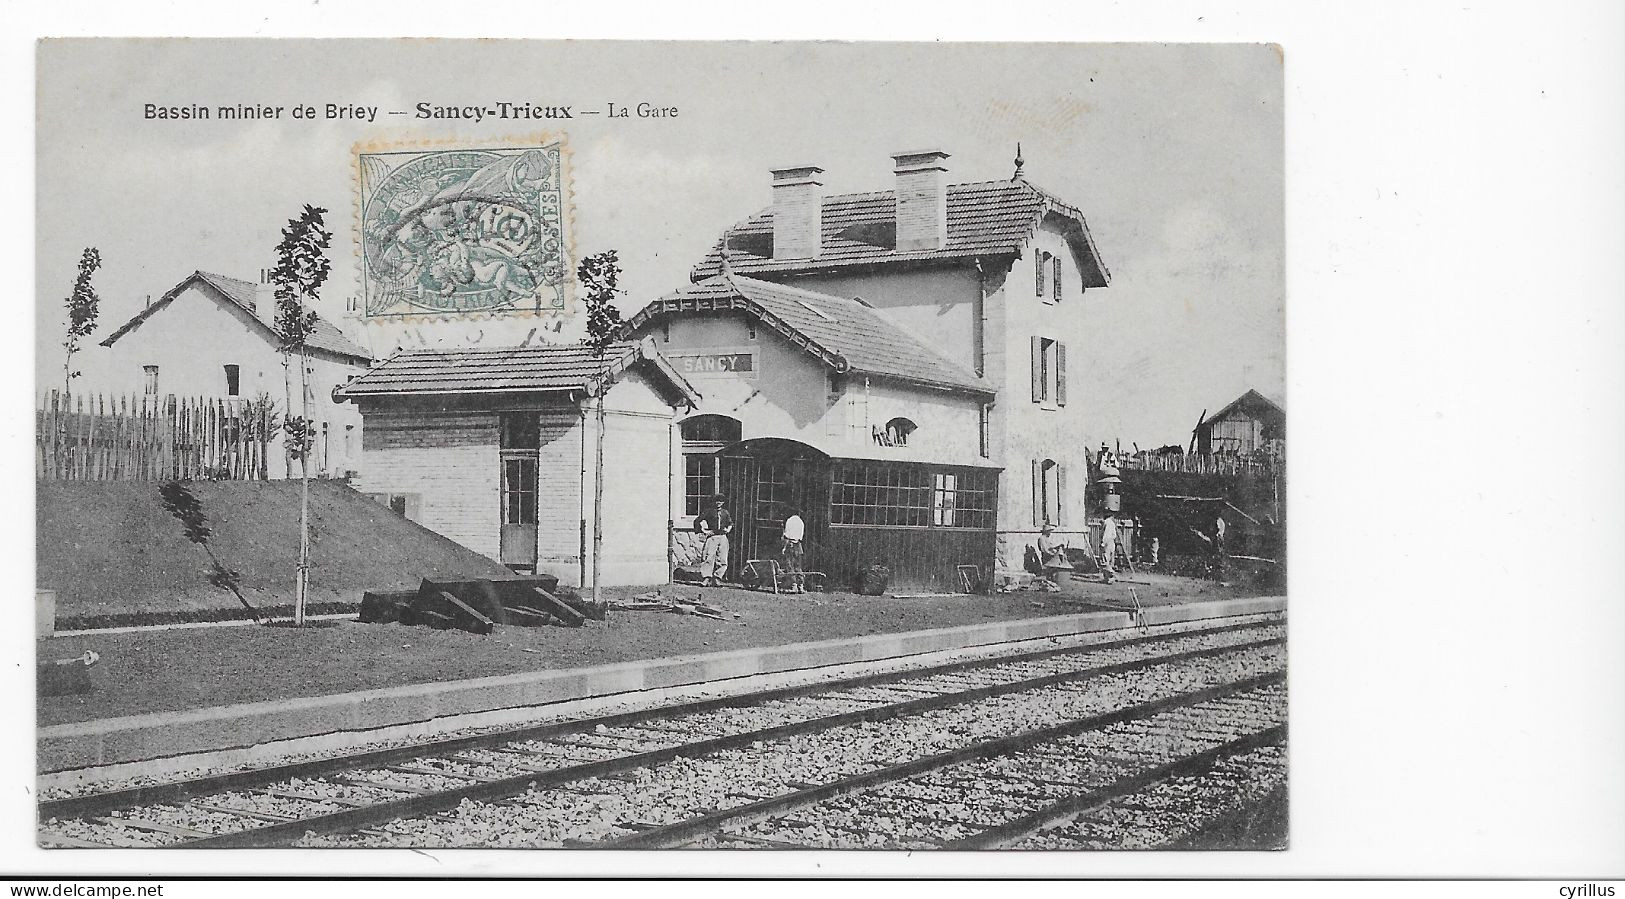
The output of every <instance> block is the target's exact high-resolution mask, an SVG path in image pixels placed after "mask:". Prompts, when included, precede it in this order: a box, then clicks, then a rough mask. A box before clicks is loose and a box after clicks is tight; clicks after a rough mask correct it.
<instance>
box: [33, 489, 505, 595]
mask: <svg viewBox="0 0 1625 899" xmlns="http://www.w3.org/2000/svg"><path fill="white" fill-rule="evenodd" d="M158 487H159V485H158V483H157V482H144V481H123V482H73V481H39V482H37V492H36V501H37V506H36V511H35V520H36V524H37V528H38V531H37V534H36V537H37V541H38V542H37V547H38V565H39V567H38V571H37V574H36V583H37V584H38V586H39V587H40V588H41V589H45V590H55V591H57V620H58V622H59V626H64V625H67V624H68V623H70V622H72V623H77V624H81V625H82V624H94V623H103V624H112V623H117V622H118V621H119V620H120V619H123V618H125V617H126V616H132V615H140V616H142V617H150V616H153V615H157V616H160V617H162V618H170V619H176V620H186V619H194V620H202V619H208V618H217V617H236V616H235V615H234V614H233V613H232V610H237V611H239V612H240V611H242V606H241V605H240V604H238V602H237V600H236V598H235V597H233V596H232V595H231V594H230V593H229V592H228V591H226V590H223V589H220V588H218V587H215V586H212V585H211V584H210V583H209V581H208V568H209V559H208V556H207V555H206V554H205V553H204V551H203V548H202V547H199V546H196V545H194V544H193V543H191V542H189V541H188V540H187V539H186V537H185V535H184V533H183V531H182V526H181V523H180V522H179V521H178V520H176V519H175V518H174V517H173V516H171V515H170V514H169V513H168V512H166V511H164V508H163V506H162V505H161V503H160V501H159V495H158ZM189 489H190V490H191V492H192V493H193V495H195V496H196V497H197V499H198V501H199V502H200V503H201V504H202V506H203V514H204V515H205V516H206V517H207V519H208V527H209V528H210V530H211V531H212V535H211V537H210V538H209V546H210V548H212V549H213V550H214V554H215V556H217V557H218V558H219V559H220V561H221V562H222V563H223V564H224V565H225V566H226V567H227V568H231V569H234V570H236V571H238V572H240V573H241V575H242V588H243V594H244V595H245V596H247V597H248V598H249V601H250V602H252V603H254V605H255V606H257V607H259V608H260V609H262V610H271V609H274V608H277V607H286V606H289V605H291V604H292V602H293V580H294V565H295V562H296V560H297V558H298V551H299V482H298V481H217V482H196V483H192V484H190V485H189ZM310 510H311V524H312V528H311V530H312V539H311V566H312V567H311V584H310V596H309V602H310V603H311V604H312V605H313V607H321V608H332V607H334V606H335V605H337V604H342V605H343V606H346V607H353V606H354V605H355V604H358V603H359V602H360V601H361V593H362V591H364V590H401V589H408V588H412V587H416V586H417V584H418V582H419V580H421V579H422V578H425V577H429V578H459V579H471V578H478V577H489V576H492V575H504V574H508V573H509V572H508V570H507V569H506V568H504V567H503V566H501V565H499V564H497V563H496V562H494V561H492V560H490V559H488V558H486V557H484V556H482V555H480V554H478V553H475V552H473V551H471V550H468V549H465V548H463V547H462V546H459V545H458V544H456V543H453V542H452V541H450V540H447V539H446V538H445V537H442V536H440V535H439V534H436V533H434V532H433V531H430V530H428V529H426V528H423V527H421V526H419V525H417V524H414V523H413V522H411V521H408V520H406V519H405V518H402V517H401V516H399V515H397V514H395V513H394V512H391V511H390V510H389V509H387V508H385V507H384V506H381V505H379V504H378V503H376V502H374V501H372V500H370V499H368V498H366V497H365V496H362V495H361V494H359V493H357V492H355V491H354V490H351V489H350V488H349V487H347V486H345V485H343V484H341V483H338V482H334V481H315V482H312V483H311V487H310ZM313 610H316V609H314V608H313Z"/></svg>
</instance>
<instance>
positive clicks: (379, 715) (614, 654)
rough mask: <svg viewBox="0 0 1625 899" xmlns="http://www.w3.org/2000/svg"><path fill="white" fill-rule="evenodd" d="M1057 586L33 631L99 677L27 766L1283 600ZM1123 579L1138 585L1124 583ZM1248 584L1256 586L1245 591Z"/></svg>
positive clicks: (71, 765) (230, 746)
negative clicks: (91, 661) (417, 619)
mask: <svg viewBox="0 0 1625 899" xmlns="http://www.w3.org/2000/svg"><path fill="white" fill-rule="evenodd" d="M1133 580H1134V581H1138V582H1139V583H1126V582H1123V581H1119V582H1117V583H1114V584H1110V585H1107V584H1100V583H1097V582H1089V581H1083V580H1063V582H1062V585H1061V589H1060V590H1058V591H1055V592H1029V591H1021V592H1014V593H1009V594H996V595H991V596H973V595H953V596H926V597H891V596H881V597H869V596H857V595H854V594H849V593H809V594H801V595H794V596H791V595H782V596H780V595H774V594H771V593H762V592H754V591H747V590H743V589H737V588H727V587H724V588H699V587H693V586H675V585H673V586H664V587H660V588H649V587H643V588H617V589H616V590H612V591H611V590H606V591H605V593H606V595H607V596H609V597H610V598H613V599H625V598H629V597H630V596H631V595H635V594H638V593H644V592H647V591H649V590H653V589H659V590H661V591H663V593H664V594H665V595H666V596H668V597H670V596H675V597H678V598H684V599H692V598H694V597H695V596H696V595H699V596H703V599H704V602H706V603H707V604H709V605H711V606H714V607H718V608H721V609H723V610H725V613H726V614H725V615H724V620H715V619H711V618H703V617H696V616H691V615H674V614H669V613H661V612H630V611H622V612H612V613H611V614H610V617H609V620H608V621H606V622H588V624H587V626H586V627H582V628H559V627H544V628H524V627H513V626H506V627H500V628H498V630H497V632H496V633H493V634H491V635H489V636H483V637H482V636H478V635H474V634H469V633H465V632H462V631H455V630H447V631H440V630H432V629H429V628H423V627H406V626H402V625H399V624H384V625H374V624H362V623H360V622H358V621H354V620H329V621H324V622H321V624H322V625H323V626H319V627H314V628H307V629H299V630H296V629H293V628H287V627H265V626H252V625H250V626H219V627H186V628H171V629H137V630H123V631H118V632H82V633H77V634H68V635H59V636H55V637H50V638H45V639H41V640H39V641H38V644H37V649H38V653H39V658H41V659H42V660H48V659H57V658H70V657H73V656H77V655H79V654H81V653H83V652H84V651H86V650H91V651H94V652H96V653H97V654H98V655H99V656H100V658H101V662H100V664H99V665H98V666H97V667H96V668H95V669H93V672H92V674H93V681H94V683H95V687H96V689H95V690H94V691H93V692H91V693H89V694H83V695H78V696H41V697H40V698H39V705H38V718H37V723H38V729H37V732H36V733H37V743H38V770H39V771H40V772H41V773H42V774H43V773H47V772H60V771H67V770H72V769H79V768H85V767H90V766H103V765H113V764H123V763H131V762H141V761H144V760H151V759H161V758H166V757H174V756H183V755H191V754H196V753H210V752H222V751H228V750H234V749H243V748H247V747H255V746H261V745H264V744H270V743H276V742H281V741H290V740H300V739H305V738H312V737H318V736H321V735H325V734H338V733H361V732H372V731H377V730H378V729H381V728H392V727H401V726H404V725H417V726H432V725H433V722H435V721H437V720H449V719H452V718H458V719H464V718H466V717H467V716H470V715H476V714H479V713H487V712H493V711H497V710H504V709H522V708H526V707H535V706H543V705H547V704H552V703H560V702H567V701H572V700H579V699H582V698H585V697H596V696H613V695H619V694H632V693H636V692H638V691H648V690H654V689H663V688H670V687H676V686H682V685H692V684H703V683H706V682H709V681H716V680H720V679H724V678H737V677H745V676H750V675H758V674H768V673H774V672H787V671H795V670H798V669H804V668H811V667H817V666H821V665H832V664H844V663H856V662H869V661H876V660H882V659H889V658H896V657H901V656H907V655H913V654H918V653H923V652H933V651H942V650H952V649H960V648H965V647H974V646H982V645H986V644H991V643H999V642H1006V641H1012V640H1024V639H1038V638H1043V637H1049V636H1061V635H1066V634H1074V633H1084V632H1089V631H1100V630H1111V629H1117V628H1122V627H1125V626H1127V625H1128V624H1129V623H1130V621H1131V619H1130V616H1129V615H1128V614H1126V613H1125V612H1122V611H1113V609H1117V608H1129V607H1132V605H1133V603H1134V601H1135V600H1136V599H1137V600H1138V602H1139V604H1140V606H1142V607H1143V608H1144V610H1145V612H1144V620H1145V623H1148V624H1158V623H1169V622H1174V621H1182V620H1193V619H1197V618H1210V617H1224V616H1229V615H1241V614H1252V613H1257V612H1274V611H1282V610H1284V608H1285V600H1284V598H1282V597H1258V596H1249V595H1248V594H1249V591H1248V590H1246V589H1244V588H1238V587H1225V586H1221V585H1219V584H1215V583H1212V582H1207V581H1197V580H1190V579H1185V578H1174V577H1167V576H1158V575H1146V574H1140V575H1136V576H1134V578H1133ZM1131 591H1132V592H1131ZM1255 592H1256V591H1255Z"/></svg>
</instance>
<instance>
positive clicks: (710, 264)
mask: <svg viewBox="0 0 1625 899" xmlns="http://www.w3.org/2000/svg"><path fill="white" fill-rule="evenodd" d="M947 190H948V196H947V203H948V241H947V243H946V244H945V245H944V246H942V247H941V248H940V249H932V250H913V251H908V252H898V251H897V249H896V247H897V192H896V191H892V190H885V191H878V192H875V193H862V194H835V195H832V196H827V197H825V198H824V207H823V220H822V233H821V235H820V240H821V251H820V254H819V256H818V257H817V258H814V259H782V260H775V259H774V258H773V209H772V207H769V208H767V209H764V210H762V211H761V212H758V213H757V214H756V215H754V216H751V217H750V218H748V219H746V220H745V221H743V222H740V223H739V224H737V225H735V226H733V227H732V228H730V229H728V231H727V233H725V234H724V235H723V238H722V240H721V241H719V242H718V243H717V244H716V245H715V246H713V247H712V248H711V250H710V252H709V253H707V254H706V256H705V259H704V260H703V261H701V262H700V264H699V265H696V266H695V267H694V270H693V271H692V272H691V273H690V278H691V280H694V281H703V280H704V279H706V278H710V277H713V276H715V275H716V274H717V273H718V272H719V271H720V270H721V266H722V255H723V249H724V247H726V249H727V254H728V263H729V266H730V267H731V268H732V269H733V270H734V271H735V272H738V273H740V274H746V275H749V274H762V275H767V274H788V273H791V272H810V271H824V270H829V269H843V268H854V267H864V266H874V265H888V264H929V263H933V262H939V261H954V260H968V259H974V258H977V257H981V256H1001V255H1015V254H1018V253H1020V252H1021V249H1022V247H1023V246H1024V245H1025V244H1026V243H1027V242H1028V241H1029V240H1031V239H1032V237H1033V234H1034V233H1035V232H1036V231H1037V230H1038V226H1039V224H1040V223H1041V222H1042V221H1043V220H1044V218H1045V217H1046V216H1055V217H1056V218H1057V221H1059V222H1060V223H1061V224H1062V226H1063V228H1064V230H1065V231H1066V235H1067V242H1068V243H1069V244H1070V245H1071V247H1072V251H1073V254H1074V256H1075V257H1076V260H1077V264H1078V269H1079V271H1080V273H1081V274H1082V276H1083V283H1084V286H1085V287H1105V286H1106V285H1107V283H1108V281H1109V280H1110V278H1111V275H1110V273H1109V272H1107V271H1106V267H1105V265H1104V264H1103V263H1102V262H1101V261H1100V255H1099V254H1098V253H1097V252H1096V251H1095V245H1094V240H1093V239H1092V238H1090V236H1089V228H1088V226H1087V225H1086V224H1085V223H1084V220H1083V213H1081V212H1079V211H1078V210H1077V209H1076V208H1074V207H1072V206H1069V205H1067V204H1065V203H1062V202H1061V201H1060V200H1057V199H1056V198H1055V197H1054V196H1052V195H1051V194H1049V193H1048V192H1046V191H1044V190H1041V189H1040V188H1038V187H1035V186H1033V185H1032V184H1029V183H1028V182H1027V181H1026V180H1025V179H1014V180H1009V181H981V182H975V183H971V184H950V185H948V188H947Z"/></svg>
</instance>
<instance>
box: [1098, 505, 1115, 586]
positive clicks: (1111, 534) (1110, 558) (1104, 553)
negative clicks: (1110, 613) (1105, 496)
mask: <svg viewBox="0 0 1625 899" xmlns="http://www.w3.org/2000/svg"><path fill="white" fill-rule="evenodd" d="M1116 574H1117V516H1116V515H1114V514H1112V513H1111V512H1107V513H1106V517H1105V518H1102V519H1101V520H1100V576H1101V579H1102V580H1104V581H1105V582H1106V583H1108V584H1109V583H1111V582H1112V578H1113V577H1115V576H1116Z"/></svg>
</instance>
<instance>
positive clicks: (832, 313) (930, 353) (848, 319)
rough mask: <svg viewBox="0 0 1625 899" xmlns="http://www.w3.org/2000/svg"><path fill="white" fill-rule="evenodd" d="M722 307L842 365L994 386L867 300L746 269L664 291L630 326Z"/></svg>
mask: <svg viewBox="0 0 1625 899" xmlns="http://www.w3.org/2000/svg"><path fill="white" fill-rule="evenodd" d="M719 309H738V310H741V311H744V312H746V313H747V314H750V315H753V316H754V317H756V318H757V319H758V320H760V321H762V322H764V323H766V324H768V325H769V326H772V327H774V328H775V329H777V330H778V331H779V332H780V333H781V334H783V335H784V336H785V337H786V338H788V339H789V340H790V341H791V342H792V343H795V344H797V345H799V346H801V347H802V348H803V349H805V350H807V351H808V352H810V353H812V355H814V356H816V357H818V358H819V359H821V360H823V361H824V362H825V363H826V364H827V365H829V366H830V367H832V368H834V369H835V370H836V371H851V372H856V373H858V374H869V375H878V376H881V377H889V378H900V379H902V380H905V381H912V382H915V383H921V384H928V385H931V386H934V387H948V388H958V389H962V390H969V391H973V392H977V393H987V394H991V393H993V392H994V388H993V385H992V384H991V383H989V382H988V381H987V380H986V379H984V378H980V377H977V376H976V375H975V374H973V373H972V372H970V371H968V370H966V369H965V368H962V367H961V366H959V365H958V364H956V363H954V362H952V361H950V360H949V359H947V358H946V357H944V356H943V355H942V354H940V353H938V352H937V351H936V350H934V349H932V348H931V347H930V346H929V345H927V344H926V343H924V342H922V341H920V340H919V339H918V338H916V337H915V336H914V335H912V334H910V333H909V332H908V331H907V330H905V329H904V328H903V327H902V326H901V325H899V324H897V323H896V322H894V321H892V320H891V319H889V318H887V317H885V315H883V314H882V313H880V312H878V311H876V310H875V309H874V308H873V307H871V306H869V305H868V304H866V303H863V302H860V301H858V300H851V299H847V298H845V297H837V296H831V295H829V294H825V293H815V292H813V291H810V290H801V289H799V288H795V287H786V286H785V285H783V284H775V283H773V282H771V281H762V280H759V279H756V278H747V277H745V276H743V275H736V274H727V275H719V276H717V277H714V278H708V279H706V280H704V281H701V282H700V283H698V284H694V285H690V286H688V287H684V288H682V289H680V290H678V291H676V292H674V293H671V294H668V295H667V296H664V297H661V298H660V299H658V300H655V301H654V302H652V303H650V304H649V305H648V306H645V307H644V308H643V309H642V310H641V311H640V312H638V313H637V314H636V315H634V316H632V318H631V319H630V320H629V321H628V322H627V327H628V329H629V330H631V331H637V330H639V329H641V328H642V327H643V326H644V325H645V324H646V323H648V322H649V321H651V320H652V319H654V318H656V317H658V316H661V315H679V314H685V313H705V312H713V311H716V310H719Z"/></svg>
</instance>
